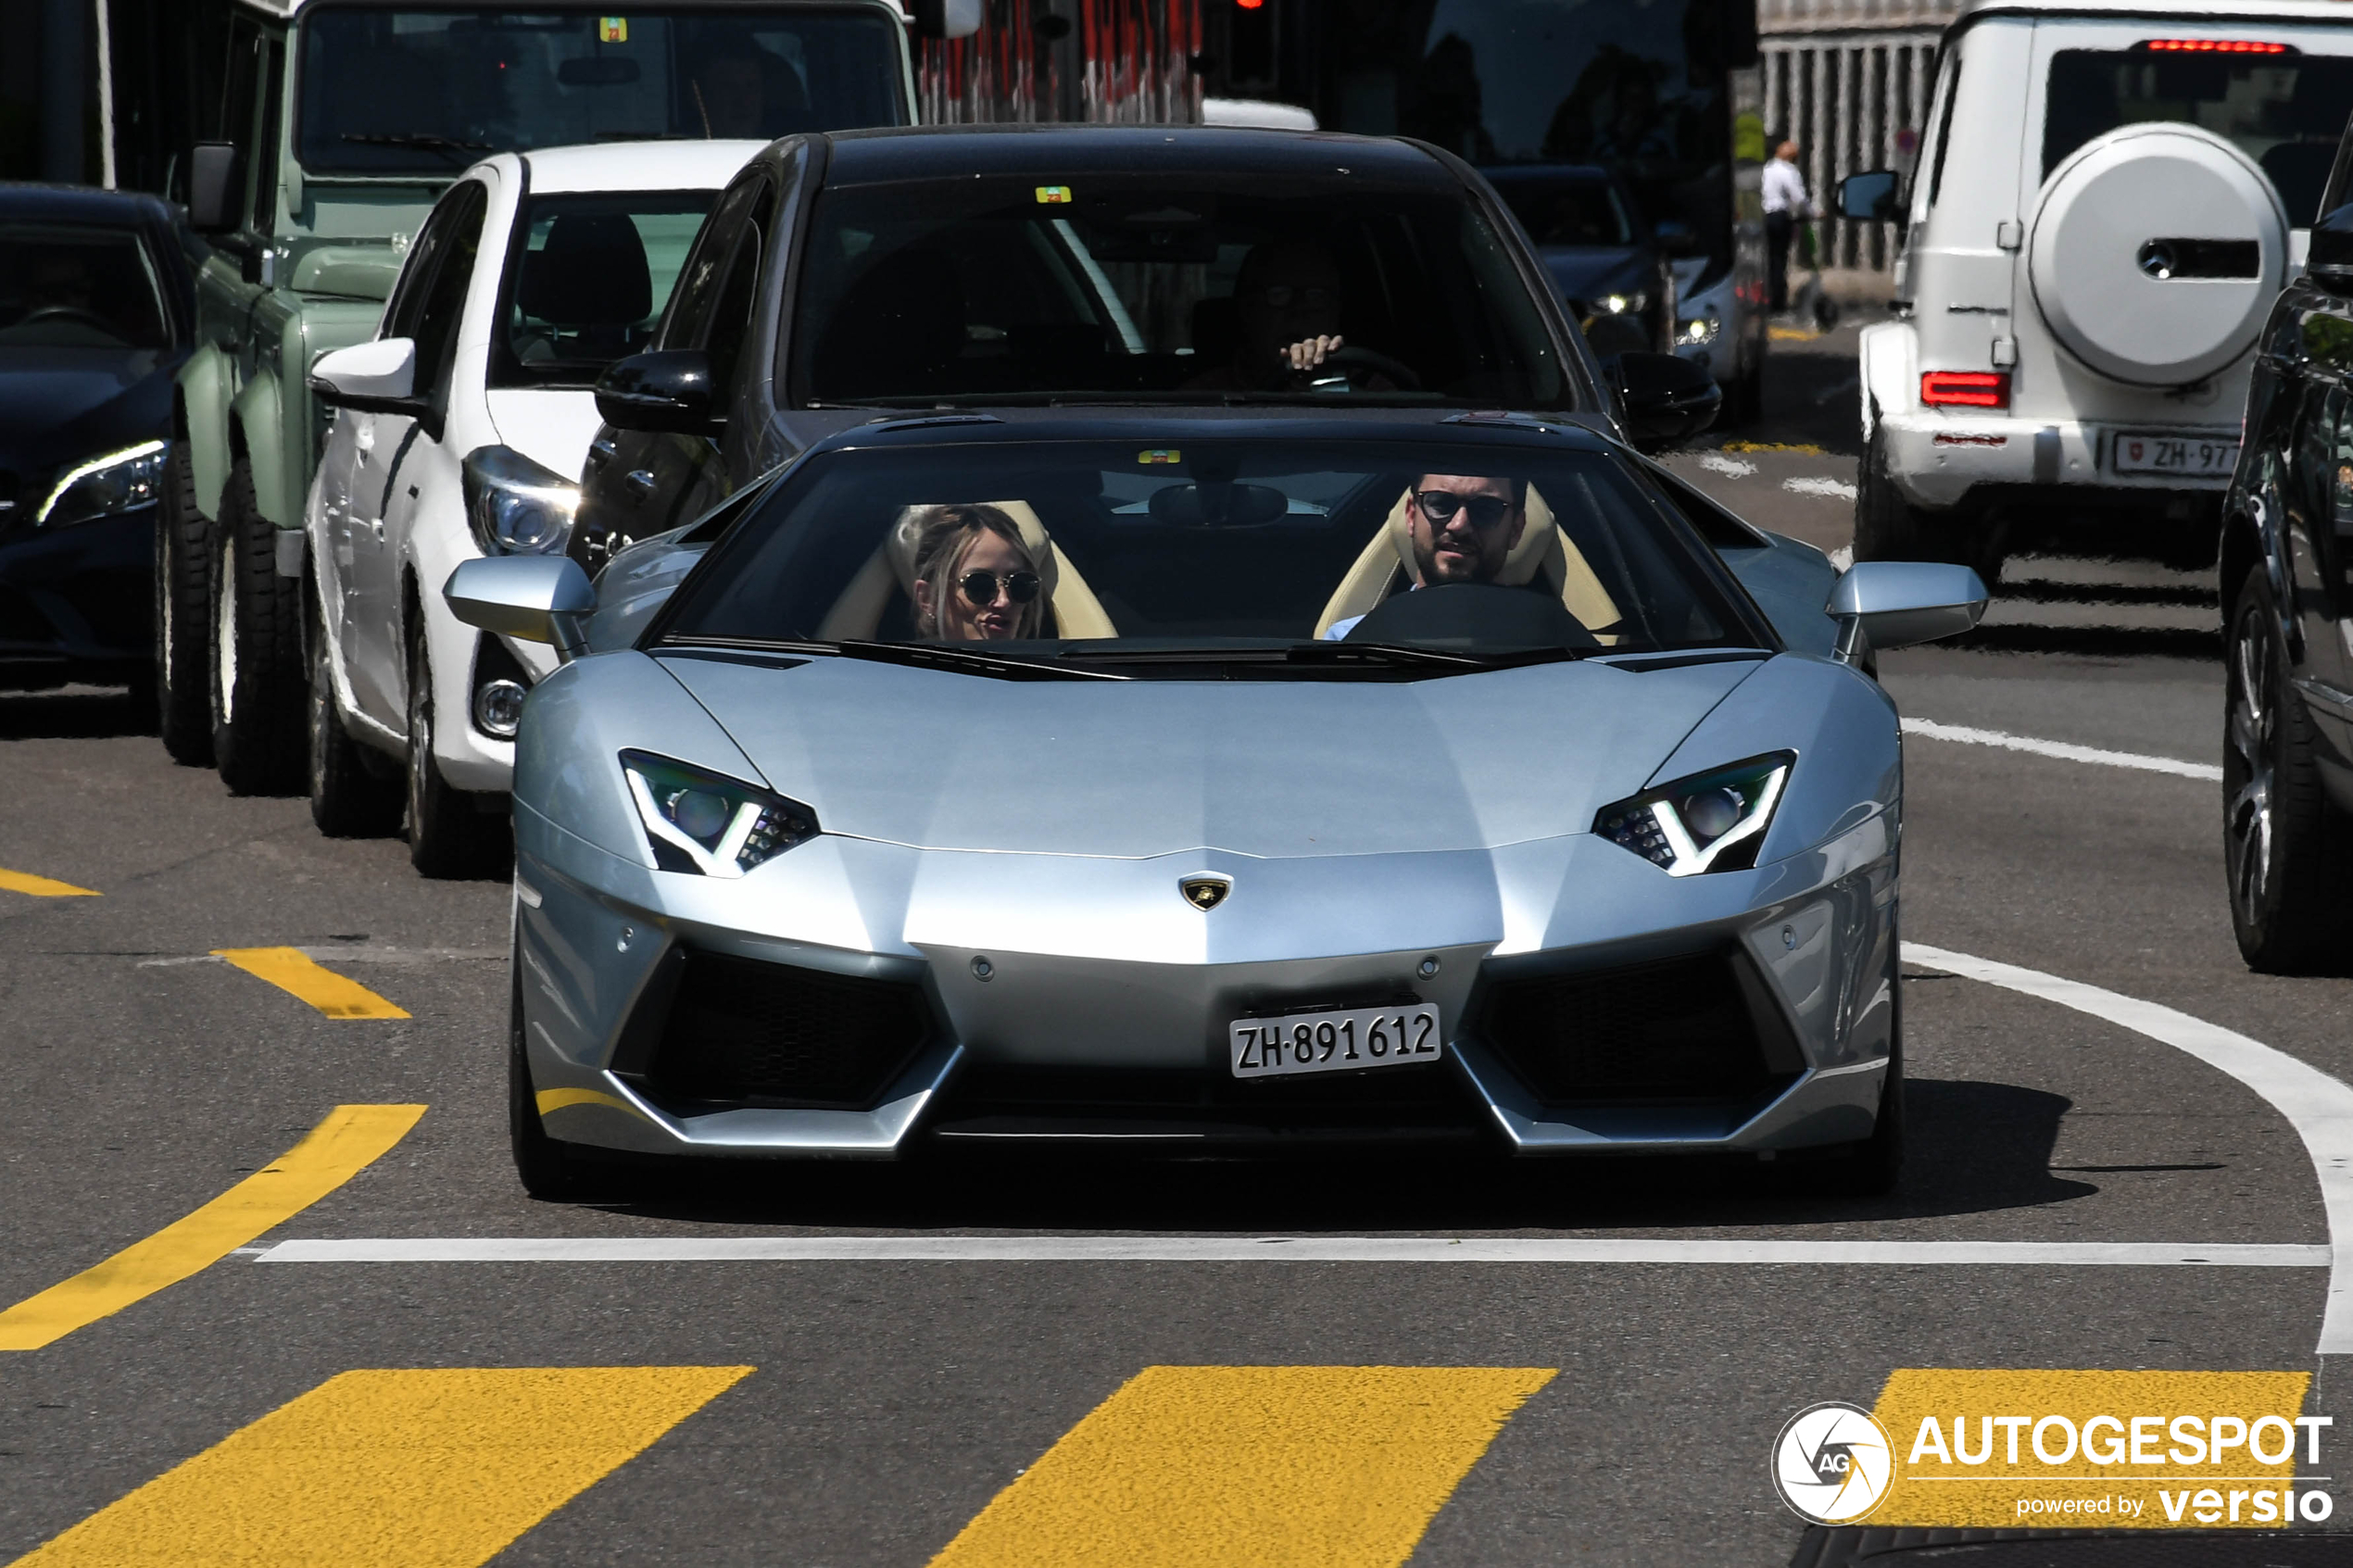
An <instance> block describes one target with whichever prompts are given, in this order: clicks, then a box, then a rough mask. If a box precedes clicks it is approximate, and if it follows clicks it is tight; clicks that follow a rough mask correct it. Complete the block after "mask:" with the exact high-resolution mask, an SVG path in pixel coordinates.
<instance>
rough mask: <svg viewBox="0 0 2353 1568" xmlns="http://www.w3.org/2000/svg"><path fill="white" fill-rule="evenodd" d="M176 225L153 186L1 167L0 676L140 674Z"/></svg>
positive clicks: (180, 322) (183, 283) (163, 424)
mask: <svg viewBox="0 0 2353 1568" xmlns="http://www.w3.org/2000/svg"><path fill="white" fill-rule="evenodd" d="M183 236H184V231H183V229H182V225H181V221H180V219H179V216H178V213H177V211H176V209H174V208H172V207H169V206H167V205H165V204H164V203H163V202H162V201H159V200H157V198H156V197H154V196H148V195H137V194H130V193H125V192H114V191H94V190H80V189H74V188H70V187H66V186H52V185H0V688H5V687H15V688H18V689H23V688H28V687H42V686H52V685H57V684H61V683H63V682H65V681H68V680H77V679H80V680H95V681H99V682H105V683H113V684H120V683H123V682H131V683H132V684H142V683H144V682H145V680H146V679H147V678H148V675H149V672H150V667H151V664H152V660H153V648H154V638H155V628H154V624H153V621H154V613H155V611H154V605H155V599H154V595H153V592H152V587H151V584H152V571H153V558H154V554H155V539H156V532H155V515H156V503H157V497H158V496H159V495H161V493H162V486H163V483H164V473H165V463H164V458H165V455H166V453H167V452H168V450H169V445H168V444H169V442H170V437H171V384H172V376H173V374H174V372H175V371H177V370H179V368H180V364H181V361H182V360H183V359H185V358H187V357H188V350H189V340H190V332H191V323H192V322H193V320H194V318H195V293H194V283H193V279H192V273H191V269H190V267H189V263H188V258H187V254H186V251H185V250H184V249H183Z"/></svg>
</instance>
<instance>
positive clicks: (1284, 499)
mask: <svg viewBox="0 0 2353 1568" xmlns="http://www.w3.org/2000/svg"><path fill="white" fill-rule="evenodd" d="M1150 505H1151V515H1152V521H1154V522H1164V523H1166V524H1168V525H1169V526H1170V527H1172V528H1249V527H1252V526H1254V525H1256V524H1258V523H1262V522H1272V521H1275V520H1276V519H1277V518H1278V517H1281V516H1282V515H1283V514H1284V513H1285V512H1287V511H1289V510H1290V497H1288V496H1286V495H1284V494H1283V493H1282V492H1281V491H1279V490H1277V489H1275V488H1273V487H1272V486H1271V485H1265V484H1214V483H1202V484H1172V485H1170V486H1168V487H1167V488H1166V489H1164V490H1155V491H1153V492H1152V495H1151V503H1150Z"/></svg>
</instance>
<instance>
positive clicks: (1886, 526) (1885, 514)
mask: <svg viewBox="0 0 2353 1568" xmlns="http://www.w3.org/2000/svg"><path fill="white" fill-rule="evenodd" d="M1855 558H1856V560H1932V561H1950V562H1953V563H1954V564H1956V565H1959V566H1966V567H1970V568H1973V569H1974V570H1975V571H1976V572H1977V574H1978V576H1980V577H1982V578H1983V579H1984V580H1985V583H1986V584H1987V585H1988V586H1989V587H1990V586H1991V585H1992V584H1993V583H1995V582H1996V581H1998V580H1999V579H2000V577H2001V575H2002V558H2001V554H2000V550H1999V546H1998V545H1997V544H1996V542H1995V540H1994V534H1993V532H1992V528H1991V525H1990V524H1985V523H1977V524H1971V523H1970V522H1969V521H1966V520H1963V519H1959V518H1953V517H1946V516H1943V515H1940V514H1939V513H1936V512H1931V511H1929V510H1926V509H1925V508H1920V507H1916V506H1914V505H1912V503H1911V502H1909V501H1907V500H1906V499H1905V498H1904V493H1903V492H1902V491H1901V490H1899V489H1897V488H1896V487H1895V481H1894V478H1893V477H1892V476H1890V474H1889V473H1888V471H1887V436H1886V433H1885V432H1883V431H1878V430H1874V431H1873V432H1871V439H1870V442H1869V445H1866V446H1865V447H1864V449H1863V462H1862V466H1861V468H1860V469H1859V470H1857V472H1856V483H1855Z"/></svg>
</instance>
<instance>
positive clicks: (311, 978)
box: [212, 947, 409, 1018]
mask: <svg viewBox="0 0 2353 1568" xmlns="http://www.w3.org/2000/svg"><path fill="white" fill-rule="evenodd" d="M212 956H213V957H214V958H217V959H226V960H229V961H230V962H231V963H233V964H234V965H236V966H237V967H238V968H239V969H242V970H244V971H245V972H246V973H247V974H250V975H253V976H255V977H257V978H258V979H262V980H267V981H268V982H270V984H271V985H275V986H276V987H278V989H279V990H281V991H284V992H287V993H289V994H291V995H293V996H296V997H301V998H302V999H303V1000H304V1001H306V1002H308V1003H309V1004H310V1005H311V1006H312V1007H314V1008H317V1009H318V1010H320V1011H321V1012H323V1013H325V1014H326V1015H327V1016H328V1017H329V1018H406V1017H408V1016H409V1015H408V1014H407V1013H405V1012H403V1011H402V1010H400V1009H398V1008H396V1007H394V1006H393V1005H392V1004H391V1003H390V1002H388V1001H385V1000H384V998H383V997H379V996H377V995H376V994H375V993H374V992H373V991H371V990H369V989H368V987H366V986H365V985H360V984H359V982H358V981H357V980H350V979H346V978H345V977H344V976H343V975H340V974H337V973H336V972H334V971H333V970H332V969H323V968H321V967H320V966H319V965H318V964H315V963H313V962H311V961H310V959H309V957H308V955H307V954H305V953H304V952H303V951H302V950H301V949H300V948H298V947H215V948H214V949H213V950H212Z"/></svg>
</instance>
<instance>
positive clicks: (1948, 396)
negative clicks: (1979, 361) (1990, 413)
mask: <svg viewBox="0 0 2353 1568" xmlns="http://www.w3.org/2000/svg"><path fill="white" fill-rule="evenodd" d="M1920 401H1921V402H1922V403H1925V404H1927V405H1928V406H1929V407H1930V408H2008V407H2009V406H2010V373H2009V372H2008V371H2007V370H1923V371H1921V372H1920Z"/></svg>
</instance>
